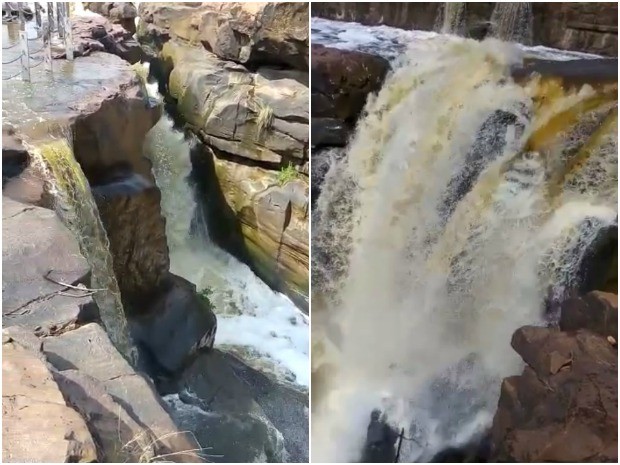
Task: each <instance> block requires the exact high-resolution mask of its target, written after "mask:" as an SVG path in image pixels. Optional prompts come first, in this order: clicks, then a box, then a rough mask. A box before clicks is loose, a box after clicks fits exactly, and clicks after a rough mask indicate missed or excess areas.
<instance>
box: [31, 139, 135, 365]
mask: <svg viewBox="0 0 620 465" xmlns="http://www.w3.org/2000/svg"><path fill="white" fill-rule="evenodd" d="M70 140H71V134H70V131H69V130H68V129H66V130H65V131H64V134H63V135H62V136H61V137H60V138H58V139H56V140H52V141H50V142H46V143H43V144H38V145H37V146H36V147H33V148H32V150H31V153H33V154H34V157H35V163H36V164H37V165H38V167H39V168H40V169H42V170H44V171H46V172H47V173H46V175H45V176H44V177H45V179H47V180H48V182H49V183H51V185H52V189H51V192H52V194H54V196H55V198H56V210H57V212H58V214H59V216H60V218H61V219H62V221H63V222H64V223H65V225H66V226H67V227H68V228H69V229H70V230H71V232H72V233H73V234H74V235H75V237H76V238H77V239H78V241H79V244H80V250H81V251H82V254H83V255H84V257H85V258H86V260H87V261H88V264H89V265H90V269H91V285H90V288H92V289H94V290H97V291H96V292H95V293H94V294H93V298H94V300H95V302H96V303H97V306H98V308H99V314H100V316H101V321H102V322H103V324H104V326H105V329H106V332H107V333H108V336H109V338H110V340H111V341H112V343H113V344H114V346H115V347H116V348H117V349H118V351H119V352H120V353H121V354H123V355H124V356H125V357H126V358H127V360H128V361H129V362H130V363H131V364H132V365H133V366H136V365H137V357H138V354H137V351H136V349H135V346H134V344H133V342H132V340H131V336H130V335H129V331H128V328H127V320H126V318H125V312H124V310H123V304H122V302H121V294H120V290H119V288H118V283H117V282H116V277H115V275H114V269H113V266H112V256H111V254H110V248H109V242H108V237H107V234H106V231H105V229H104V227H103V224H102V223H101V219H100V217H99V210H98V208H97V204H96V203H95V199H94V198H93V195H92V192H91V189H90V185H89V183H88V180H87V179H86V176H85V175H84V172H83V171H82V168H81V167H80V165H79V163H78V162H77V161H76V159H75V156H74V155H73V148H72V146H71V142H70Z"/></svg>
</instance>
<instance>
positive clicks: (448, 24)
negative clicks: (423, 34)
mask: <svg viewBox="0 0 620 465" xmlns="http://www.w3.org/2000/svg"><path fill="white" fill-rule="evenodd" d="M465 8H466V6H465V2H445V3H443V4H442V5H441V7H440V9H439V14H438V15H437V19H436V21H435V23H436V24H435V28H434V29H435V30H436V31H440V32H441V33H443V34H455V35H461V34H462V33H463V32H464V31H463V28H464V26H465Z"/></svg>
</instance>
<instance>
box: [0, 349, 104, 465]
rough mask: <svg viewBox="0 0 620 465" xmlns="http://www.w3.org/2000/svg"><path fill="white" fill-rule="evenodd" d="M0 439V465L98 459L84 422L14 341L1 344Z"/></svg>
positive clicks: (40, 363) (39, 362) (43, 368)
mask: <svg viewBox="0 0 620 465" xmlns="http://www.w3.org/2000/svg"><path fill="white" fill-rule="evenodd" d="M9 339H10V338H9ZM2 439H3V441H2V461H3V462H22V463H23V462H39V463H41V462H47V463H61V462H95V461H97V459H98V456H97V448H96V446H95V443H94V441H93V438H92V436H91V434H90V432H89V430H88V427H87V426H86V423H85V422H84V419H83V418H82V417H81V416H80V415H79V414H78V413H77V412H76V411H75V410H73V409H72V408H71V407H68V406H67V405H66V404H65V400H64V398H63V395H62V393H61V391H60V390H59V388H58V385H57V384H56V383H55V381H54V379H53V377H52V374H51V372H50V370H49V369H48V367H47V365H46V363H45V361H44V360H43V359H42V358H41V357H40V356H39V354H37V353H36V352H32V351H30V350H27V349H25V348H24V347H22V346H21V345H19V344H17V343H15V341H13V340H7V342H6V343H4V341H3V344H2Z"/></svg>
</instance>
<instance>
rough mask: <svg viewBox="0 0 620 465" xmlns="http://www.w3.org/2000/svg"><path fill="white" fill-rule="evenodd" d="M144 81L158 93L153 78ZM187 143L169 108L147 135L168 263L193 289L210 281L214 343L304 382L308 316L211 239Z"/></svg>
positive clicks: (294, 381) (284, 378)
mask: <svg viewBox="0 0 620 465" xmlns="http://www.w3.org/2000/svg"><path fill="white" fill-rule="evenodd" d="M148 88H149V93H150V94H151V95H152V96H153V97H154V98H159V96H158V94H157V92H156V88H155V87H154V86H153V85H152V84H149V85H148ZM192 143H193V141H191V140H188V139H186V138H185V136H184V135H183V133H182V132H179V131H176V130H174V129H173V123H172V121H171V119H170V118H169V117H168V116H163V117H162V118H161V120H160V121H159V122H158V123H157V125H156V126H155V127H154V128H153V129H152V130H151V131H150V132H149V134H148V135H147V139H146V141H145V147H146V155H147V156H148V157H149V158H150V159H151V161H152V163H153V173H154V175H155V179H156V182H157V185H158V187H159V188H160V190H161V193H162V200H161V206H162V212H163V214H164V216H165V217H166V236H167V238H168V247H169V249H170V270H171V271H172V272H173V273H175V274H178V275H180V276H183V277H184V278H186V279H188V280H189V281H191V282H193V283H194V284H196V287H197V290H198V291H199V292H200V291H202V290H204V289H210V291H211V294H210V297H209V298H210V300H211V302H212V303H213V305H214V311H215V313H216V314H217V317H218V330H217V335H216V339H215V345H216V347H219V348H221V349H224V350H228V351H232V352H235V353H236V354H237V355H239V356H241V358H243V359H244V360H245V361H246V362H247V363H248V364H249V365H251V366H253V367H255V368H258V369H260V370H263V371H267V372H269V373H271V374H274V375H276V376H277V378H278V379H280V380H282V381H285V382H288V383H292V384H293V385H295V386H297V387H298V388H302V389H305V388H307V387H308V385H309V381H310V380H309V378H310V376H309V369H310V368H309V355H308V345H309V321H308V318H307V317H306V316H305V315H304V314H303V313H302V312H301V311H300V310H299V309H298V308H297V307H296V306H295V305H294V304H293V303H292V302H291V300H290V299H288V297H286V296H285V295H283V294H280V293H278V292H274V291H273V290H272V289H270V288H269V287H268V286H267V285H266V284H265V283H264V282H262V281H261V280H260V279H259V278H258V277H257V276H256V275H254V273H253V272H252V271H251V270H250V268H249V267H248V266H246V265H245V264H243V263H241V262H240V261H238V260H237V259H235V258H234V257H233V256H231V255H230V254H228V253H227V252H225V251H224V250H222V249H220V248H218V247H217V246H216V245H215V244H214V243H212V242H211V240H210V238H209V233H208V227H207V225H206V224H205V223H204V222H203V221H202V220H201V217H202V216H201V215H198V214H197V213H198V212H197V204H196V199H195V192H194V189H193V187H192V186H191V185H190V183H189V176H190V174H191V171H192V165H191V160H190V150H191V144H192Z"/></svg>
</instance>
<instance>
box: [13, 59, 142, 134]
mask: <svg viewBox="0 0 620 465" xmlns="http://www.w3.org/2000/svg"><path fill="white" fill-rule="evenodd" d="M53 65H54V74H53V77H52V76H50V74H49V73H48V72H46V71H45V69H44V67H43V66H38V67H37V68H34V69H33V70H32V73H31V82H29V83H28V82H24V81H22V80H21V79H11V80H9V81H2V95H3V98H2V109H3V112H4V113H3V115H2V118H3V123H9V124H11V125H12V126H13V127H14V128H15V131H16V133H17V134H18V135H19V136H20V137H24V135H26V136H29V137H30V138H33V139H35V140H36V139H38V138H40V137H41V136H45V135H47V134H48V133H49V126H50V124H52V125H53V123H54V122H55V121H67V120H71V119H72V118H75V117H77V116H78V115H80V114H82V113H91V112H92V111H93V109H95V108H98V107H99V106H100V105H101V102H103V101H105V100H106V99H108V98H110V97H112V96H114V95H116V94H117V93H118V92H120V91H121V90H123V89H124V88H127V87H128V86H129V85H130V84H136V83H137V82H138V78H137V77H136V75H135V72H134V70H133V69H132V67H131V65H130V64H129V63H127V62H126V61H124V60H123V59H122V58H119V57H117V56H115V55H111V54H109V53H105V52H95V53H92V54H91V55H89V56H87V57H80V58H78V59H76V60H74V61H67V60H53ZM10 66H12V65H8V66H7V69H6V70H5V72H6V73H7V74H10V73H11V72H12V73H15V72H18V71H19V63H16V68H15V69H13V68H11V69H10V70H9V67H10ZM24 138H25V137H24Z"/></svg>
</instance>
